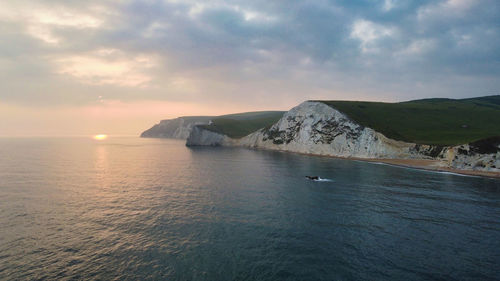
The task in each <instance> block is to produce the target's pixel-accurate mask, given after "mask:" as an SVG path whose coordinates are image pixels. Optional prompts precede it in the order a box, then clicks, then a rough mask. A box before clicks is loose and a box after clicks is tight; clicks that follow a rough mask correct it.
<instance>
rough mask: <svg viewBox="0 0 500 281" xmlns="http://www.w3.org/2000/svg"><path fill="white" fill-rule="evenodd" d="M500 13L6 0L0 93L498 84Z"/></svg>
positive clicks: (283, 99)
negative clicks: (499, 16) (499, 15)
mask: <svg viewBox="0 0 500 281" xmlns="http://www.w3.org/2000/svg"><path fill="white" fill-rule="evenodd" d="M499 13H500V3H499V2H498V1H496V0H484V1H482V2H481V3H480V5H479V2H478V1H471V0H469V1H466V0H447V1H416V0H401V1H393V0H379V1H372V0H361V1H347V0H338V1H329V0H319V1H294V2H287V3H286V5H284V4H283V3H281V2H276V1H264V0H256V1H242V0H232V1H221V0H213V1H195V0H186V1H178V0H148V1H135V0H128V1H112V0H103V1H94V0H89V1H63V0H46V1H25V0H19V1H3V2H1V3H0V23H1V24H2V28H0V38H1V39H2V41H3V42H9V44H2V45H0V75H2V77H4V79H5V81H4V82H3V83H0V93H1V94H0V100H4V101H7V102H10V103H17V104H40V105H41V104H43V106H48V105H51V104H52V105H55V104H71V105H75V104H77V105H78V104H79V105H82V106H87V105H88V104H91V103H93V102H95V98H96V95H102V96H104V97H105V98H106V99H113V100H120V101H123V102H133V101H137V100H150V101H168V102H189V103H193V102H200V103H206V104H207V106H208V104H210V103H212V104H216V103H217V101H221V100H224V101H225V102H228V103H232V104H234V105H235V106H242V105H248V106H253V107H256V106H263V105H269V104H280V105H283V104H284V105H287V106H288V105H292V104H294V103H298V102H300V101H302V100H305V99H314V98H330V99H351V98H352V99H370V100H407V99H412V98H420V97H430V96H443V97H466V96H471V95H484V94H491V93H495V91H496V90H497V89H498V87H499V86H500V81H498V79H494V78H492V77H498V76H500V75H499V74H500V64H499V63H498V62H499V61H500V53H499V52H498V49H500V39H499V38H500V34H499V33H500V28H499V26H500V20H499V18H498V14H499ZM26 81H29V83H26ZM485 81H487V82H485ZM416 85H418V87H417V86H416Z"/></svg>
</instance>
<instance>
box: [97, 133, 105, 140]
mask: <svg viewBox="0 0 500 281" xmlns="http://www.w3.org/2000/svg"><path fill="white" fill-rule="evenodd" d="M107 138H108V135H102V134H101V135H95V136H94V139H95V140H105V139H107Z"/></svg>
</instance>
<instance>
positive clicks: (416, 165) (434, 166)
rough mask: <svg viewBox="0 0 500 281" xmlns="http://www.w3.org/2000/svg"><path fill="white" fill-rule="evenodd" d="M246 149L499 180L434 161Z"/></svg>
mask: <svg viewBox="0 0 500 281" xmlns="http://www.w3.org/2000/svg"><path fill="white" fill-rule="evenodd" d="M235 147H238V146H235ZM240 147H241V146H240ZM243 147H244V146H243ZM247 148H250V149H255V150H268V151H279V152H286V153H295V154H301V155H307V156H315V157H327V158H336V159H343V160H353V161H362V162H369V163H382V164H387V165H390V166H395V167H404V168H409V169H417V170H425V171H431V172H440V173H454V174H458V175H465V176H476V177H486V178H490V179H500V173H498V172H488V171H474V170H460V169H453V168H450V167H445V166H442V164H443V163H444V162H443V161H441V160H434V159H401V158H393V159H389V158H360V157H341V156H333V155H321V154H314V153H305V152H295V151H288V150H275V149H266V148H260V147H247Z"/></svg>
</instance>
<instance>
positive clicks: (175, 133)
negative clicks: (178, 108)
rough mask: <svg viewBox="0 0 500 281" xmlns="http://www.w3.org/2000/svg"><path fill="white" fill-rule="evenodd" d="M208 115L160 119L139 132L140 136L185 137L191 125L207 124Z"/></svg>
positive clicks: (191, 127)
mask: <svg viewBox="0 0 500 281" xmlns="http://www.w3.org/2000/svg"><path fill="white" fill-rule="evenodd" d="M211 118H212V117H210V116H189V117H179V118H175V119H169V120H162V121H160V123H158V124H156V125H154V126H153V127H151V128H150V129H148V130H146V131H144V132H143V133H142V134H141V137H142V138H173V139H187V138H188V136H189V134H190V133H191V130H192V129H193V126H195V125H202V124H208V123H209V121H210V119H211Z"/></svg>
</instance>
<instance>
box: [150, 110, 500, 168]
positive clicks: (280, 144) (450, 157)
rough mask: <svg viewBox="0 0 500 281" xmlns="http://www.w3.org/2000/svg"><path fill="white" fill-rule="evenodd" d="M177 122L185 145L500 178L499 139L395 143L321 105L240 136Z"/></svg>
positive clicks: (178, 134)
mask: <svg viewBox="0 0 500 281" xmlns="http://www.w3.org/2000/svg"><path fill="white" fill-rule="evenodd" d="M174 120H175V119H174ZM162 122H164V121H162ZM160 124H161V123H160ZM179 124H182V128H179V129H178V130H177V131H176V130H174V131H176V132H177V133H176V134H174V135H175V136H176V137H177V136H179V137H184V136H186V138H187V141H186V145H187V146H240V147H248V148H256V149H268V150H279V151H288V152H294V153H304V154H310V155H319V156H331V157H341V158H350V159H360V160H367V161H379V162H386V163H389V164H394V165H403V166H411V167H417V168H425V169H433V170H444V171H454V172H465V173H469V174H470V173H476V174H480V175H487V176H500V137H491V138H488V139H484V140H481V141H477V142H472V143H468V144H462V145H453V146H442V145H427V144H418V143H412V142H405V141H400V140H394V139H391V138H388V137H386V136H385V135H384V134H382V133H380V132H377V131H375V130H374V129H372V128H369V127H366V126H363V125H361V124H359V123H357V122H356V121H354V120H353V119H351V118H349V117H348V116H347V115H346V114H344V113H343V112H341V111H339V110H337V109H336V108H334V107H333V106H331V105H328V104H326V103H324V102H321V101H306V102H303V103H301V104H300V105H298V106H296V107H294V108H292V109H291V110H290V111H288V112H286V113H285V114H284V115H283V116H282V118H281V119H279V121H278V122H276V123H274V124H271V125H269V126H267V127H265V128H262V129H260V130H258V131H255V132H253V133H250V134H248V135H247V136H244V137H241V138H231V137H229V136H227V135H225V134H223V133H221V132H219V131H218V130H213V129H212V128H211V126H209V125H206V124H205V125H197V124H196V123H189V124H188V125H186V124H187V123H186V122H184V123H182V122H179ZM187 131H189V134H187ZM181 132H182V133H181ZM145 136H147V135H145Z"/></svg>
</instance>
